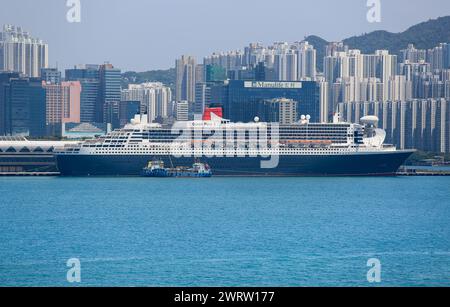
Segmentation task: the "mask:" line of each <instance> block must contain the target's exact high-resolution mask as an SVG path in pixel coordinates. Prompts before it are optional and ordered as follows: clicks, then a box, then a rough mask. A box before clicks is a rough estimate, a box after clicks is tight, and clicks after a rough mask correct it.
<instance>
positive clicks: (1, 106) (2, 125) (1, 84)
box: [0, 71, 20, 135]
mask: <svg viewBox="0 0 450 307" xmlns="http://www.w3.org/2000/svg"><path fill="white" fill-rule="evenodd" d="M19 77H20V74H19V73H14V72H1V71H0V135H5V134H6V104H5V99H6V97H5V95H6V92H5V89H6V88H5V87H6V85H7V84H9V80H10V79H17V78H19Z"/></svg>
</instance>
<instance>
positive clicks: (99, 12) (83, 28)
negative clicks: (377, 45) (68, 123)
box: [0, 0, 450, 71]
mask: <svg viewBox="0 0 450 307" xmlns="http://www.w3.org/2000/svg"><path fill="white" fill-rule="evenodd" d="M36 2H37V1H30V0H19V1H15V2H8V3H6V4H4V5H3V8H4V9H2V10H1V11H0V20H1V21H2V23H4V24H14V25H18V26H22V27H23V28H24V29H25V30H28V31H31V32H32V34H33V36H35V37H38V38H40V39H42V40H44V41H45V42H46V43H48V44H49V45H50V46H51V49H50V52H49V66H51V67H54V66H56V64H57V63H58V67H59V68H60V69H61V70H62V71H64V69H66V68H71V67H73V66H74V65H76V64H80V63H104V62H105V61H108V62H111V63H114V64H115V66H116V67H119V68H121V69H122V70H123V71H128V70H134V71H146V70H154V69H167V68H170V67H173V59H175V58H178V57H179V56H181V55H182V54H191V55H194V56H195V57H197V60H199V59H201V58H203V57H204V56H207V55H209V54H211V53H213V52H217V51H224V50H230V49H231V50H232V49H241V48H242V46H245V45H247V44H248V43H249V42H261V43H263V44H269V43H272V42H274V41H289V42H294V41H299V40H302V39H303V38H304V37H305V36H307V35H318V36H320V37H323V38H324V39H327V40H329V41H340V40H342V39H344V38H345V37H350V36H353V35H360V34H362V33H365V32H371V31H374V30H387V31H390V32H401V31H404V30H406V29H407V28H408V27H409V26H411V25H413V24H416V23H419V22H423V21H426V20H427V19H432V18H437V17H440V16H445V15H448V14H449V13H450V3H448V1H441V0H434V1H433V3H434V5H428V6H426V7H421V10H417V9H416V8H417V5H419V4H418V3H415V4H414V3H413V2H416V1H406V0H405V1H404V0H401V1H395V3H391V2H393V1H389V2H387V1H384V2H381V3H382V15H381V17H382V22H381V23H369V22H368V21H367V19H366V15H367V11H368V9H369V8H368V7H367V5H366V1H356V0H352V1H346V2H345V3H341V2H339V3H334V2H332V1H324V0H323V1H316V2H315V3H314V4H310V3H308V4H306V3H302V2H301V1H288V0H284V1H281V3H278V4H279V5H277V7H276V8H275V7H271V9H270V10H258V16H254V15H252V14H251V12H252V11H255V12H256V8H260V7H264V6H269V5H270V3H269V2H267V1H258V2H257V3H258V5H256V2H255V1H246V2H245V3H239V5H238V3H236V2H233V1H232V4H233V5H229V6H223V5H221V4H220V3H219V2H216V1H203V0H199V1H196V3H195V4H192V3H191V4H187V3H184V2H182V1H178V0H173V1H151V2H142V1H137V0H135V1H132V2H138V3H139V4H136V3H129V2H127V3H124V2H121V1H115V0H114V1H108V2H106V1H103V0H99V1H83V0H82V1H81V4H82V6H81V8H82V9H81V22H80V23H69V22H68V21H67V20H66V14H67V11H68V10H69V8H68V7H67V6H66V2H65V1H60V2H58V4H55V2H53V1H50V0H44V1H39V3H36ZM174 6H175V7H178V8H180V9H179V10H176V11H173V12H171V11H170V10H171V9H172V10H173V7H174ZM325 7H327V8H328V9H324V8H325ZM181 8H182V9H181ZM286 8H289V9H286ZM11 12H13V13H11ZM249 12H250V14H249ZM338 14H339V15H338ZM273 16H279V17H280V18H282V20H283V22H277V23H274V22H267V20H273ZM336 16H339V20H338V21H337V22H334V25H333V26H332V27H330V22H329V21H333V20H335V17H336ZM424 16H425V17H424ZM230 18H232V19H233V22H232V23H231V22H229V20H230ZM249 18H251V19H252V20H250V19H249ZM117 20H120V21H121V22H116V21H117ZM321 20H323V21H324V22H321ZM325 21H326V22H325Z"/></svg>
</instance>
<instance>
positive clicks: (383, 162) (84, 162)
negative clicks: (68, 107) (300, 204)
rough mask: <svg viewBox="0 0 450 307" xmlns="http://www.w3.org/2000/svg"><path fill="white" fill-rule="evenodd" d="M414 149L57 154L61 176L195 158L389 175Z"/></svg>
mask: <svg viewBox="0 0 450 307" xmlns="http://www.w3.org/2000/svg"><path fill="white" fill-rule="evenodd" d="M412 153H413V151H395V152H376V153H355V154H345V155H297V156H280V157H279V161H278V164H277V166H276V167H274V168H262V167H261V161H263V160H264V159H262V158H260V157H258V158H249V157H245V158H243V157H241V158H239V157H233V158H228V157H212V158H207V157H203V158H197V159H195V158H193V157H190V158H186V157H183V158H175V157H168V156H158V155H83V154H58V155H57V156H56V159H57V166H58V170H59V172H60V173H61V175H62V176H139V175H140V174H141V173H142V169H143V168H144V167H145V166H147V164H148V162H149V161H152V160H155V159H157V160H162V161H164V163H165V165H168V166H171V165H172V166H175V167H176V166H185V167H190V166H192V164H193V163H194V161H195V160H198V161H200V162H203V163H208V164H209V166H210V167H211V169H212V172H213V174H214V176H391V175H395V174H396V172H397V170H398V169H399V167H400V166H401V165H402V164H403V163H404V162H405V161H406V159H408V157H409V156H410V155H411V154H412Z"/></svg>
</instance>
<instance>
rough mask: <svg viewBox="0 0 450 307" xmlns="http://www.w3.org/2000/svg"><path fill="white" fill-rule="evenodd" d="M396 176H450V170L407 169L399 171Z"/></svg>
mask: <svg viewBox="0 0 450 307" xmlns="http://www.w3.org/2000/svg"><path fill="white" fill-rule="evenodd" d="M397 176H408V177H410V176H418V177H420V176H422V177H432V176H450V171H423V170H409V171H400V172H398V173H397Z"/></svg>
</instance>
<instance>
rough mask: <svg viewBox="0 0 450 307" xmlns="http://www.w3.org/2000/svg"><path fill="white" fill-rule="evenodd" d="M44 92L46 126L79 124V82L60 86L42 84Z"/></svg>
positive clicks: (64, 83) (63, 83) (65, 83)
mask: <svg viewBox="0 0 450 307" xmlns="http://www.w3.org/2000/svg"><path fill="white" fill-rule="evenodd" d="M43 87H44V88H45V90H46V106H47V115H46V122H47V125H55V124H61V123H79V122H80V96H81V84H80V82H79V81H70V82H62V83H61V84H52V83H45V82H44V83H43Z"/></svg>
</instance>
